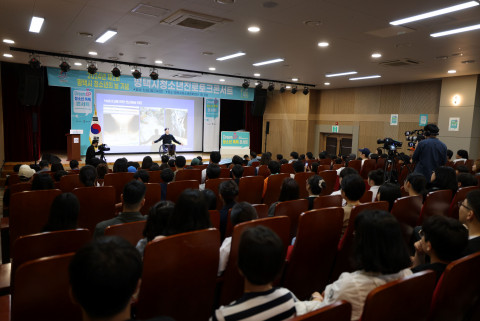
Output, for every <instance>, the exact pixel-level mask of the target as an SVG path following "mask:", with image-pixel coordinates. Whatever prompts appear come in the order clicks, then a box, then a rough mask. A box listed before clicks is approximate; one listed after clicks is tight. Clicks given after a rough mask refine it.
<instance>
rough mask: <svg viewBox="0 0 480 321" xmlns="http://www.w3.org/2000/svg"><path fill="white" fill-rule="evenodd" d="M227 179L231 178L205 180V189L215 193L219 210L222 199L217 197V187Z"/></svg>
mask: <svg viewBox="0 0 480 321" xmlns="http://www.w3.org/2000/svg"><path fill="white" fill-rule="evenodd" d="M229 180H231V178H212V179H207V181H206V182H205V189H207V188H208V189H211V190H212V191H213V192H214V193H215V196H216V197H217V210H220V209H221V208H222V205H223V203H222V200H221V199H220V197H219V192H218V187H219V186H220V184H222V183H223V182H226V181H229ZM167 191H168V190H167Z"/></svg>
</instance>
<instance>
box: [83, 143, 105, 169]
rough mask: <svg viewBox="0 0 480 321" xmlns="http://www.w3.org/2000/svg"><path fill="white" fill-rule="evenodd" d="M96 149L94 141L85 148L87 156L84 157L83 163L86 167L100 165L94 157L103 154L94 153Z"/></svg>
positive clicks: (100, 152) (99, 152)
mask: <svg viewBox="0 0 480 321" xmlns="http://www.w3.org/2000/svg"><path fill="white" fill-rule="evenodd" d="M97 147H98V140H97V139H94V140H92V145H90V146H89V147H88V148H87V154H86V155H85V163H86V164H87V165H93V166H97V165H98V164H99V163H100V159H99V158H96V157H95V156H96V155H101V154H102V153H103V152H102V151H100V150H99V151H95V149H96V148H97Z"/></svg>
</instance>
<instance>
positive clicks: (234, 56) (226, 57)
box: [217, 52, 245, 61]
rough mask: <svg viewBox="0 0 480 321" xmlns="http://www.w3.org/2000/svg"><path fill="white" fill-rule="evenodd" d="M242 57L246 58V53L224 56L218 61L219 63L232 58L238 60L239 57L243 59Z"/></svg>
mask: <svg viewBox="0 0 480 321" xmlns="http://www.w3.org/2000/svg"><path fill="white" fill-rule="evenodd" d="M241 56H245V53H244V52H237V53H234V54H232V55H228V56H223V57H220V58H217V60H218V61H223V60H227V59H232V58H237V57H241Z"/></svg>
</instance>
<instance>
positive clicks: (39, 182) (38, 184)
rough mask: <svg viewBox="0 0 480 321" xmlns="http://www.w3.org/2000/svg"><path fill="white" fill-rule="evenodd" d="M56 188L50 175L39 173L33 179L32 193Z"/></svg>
mask: <svg viewBox="0 0 480 321" xmlns="http://www.w3.org/2000/svg"><path fill="white" fill-rule="evenodd" d="M54 188H55V187H54V185H53V179H52V176H50V174H49V173H39V174H36V175H35V176H34V177H33V180H32V191H41V190H47V189H54Z"/></svg>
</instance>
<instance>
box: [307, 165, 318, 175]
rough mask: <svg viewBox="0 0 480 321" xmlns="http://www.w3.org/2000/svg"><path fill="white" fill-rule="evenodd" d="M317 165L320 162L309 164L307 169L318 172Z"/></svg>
mask: <svg viewBox="0 0 480 321" xmlns="http://www.w3.org/2000/svg"><path fill="white" fill-rule="evenodd" d="M319 165H320V164H318V163H317V162H315V163H312V164H310V168H309V171H310V172H312V173H315V174H316V173H318V166H319Z"/></svg>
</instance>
